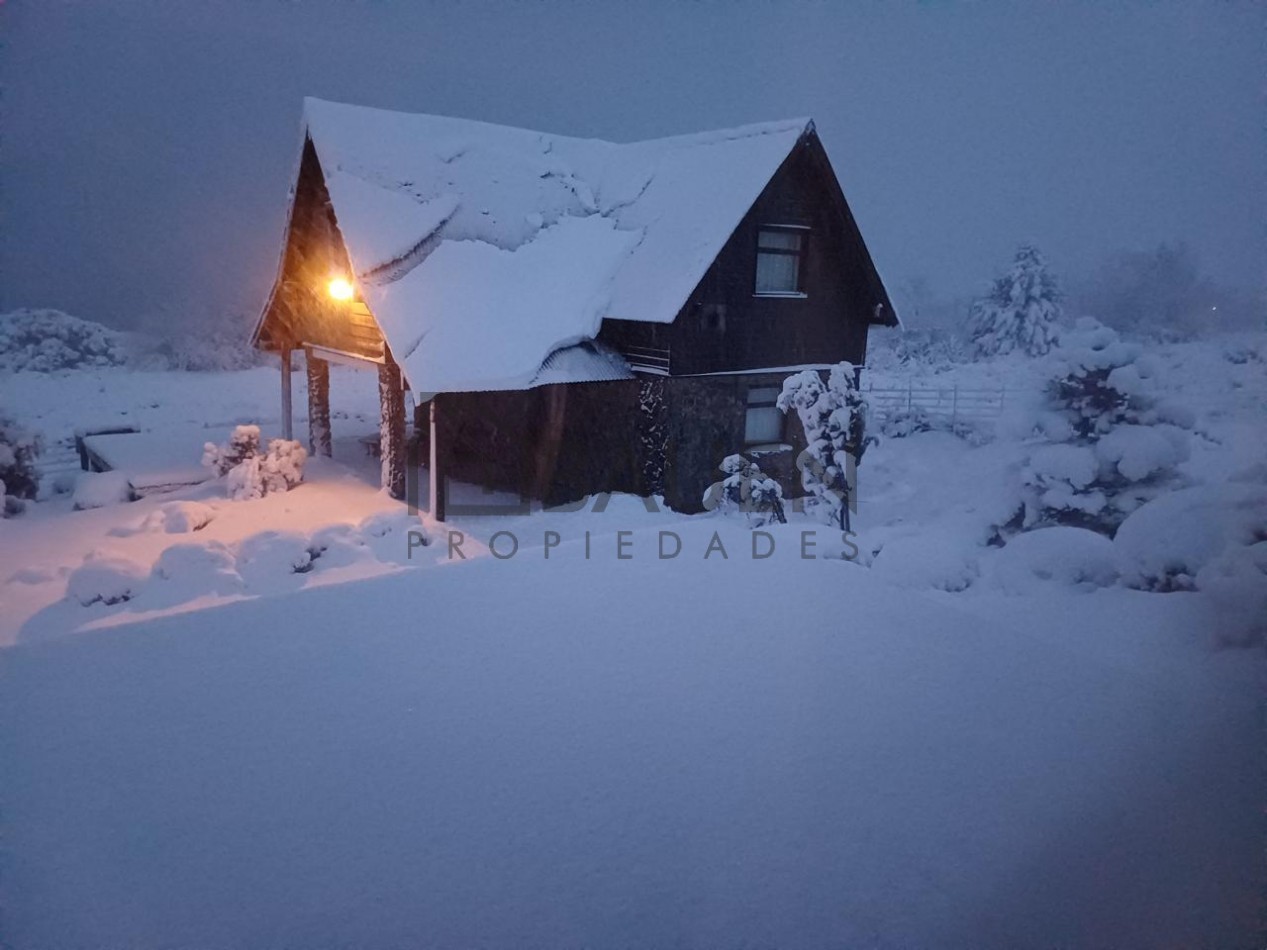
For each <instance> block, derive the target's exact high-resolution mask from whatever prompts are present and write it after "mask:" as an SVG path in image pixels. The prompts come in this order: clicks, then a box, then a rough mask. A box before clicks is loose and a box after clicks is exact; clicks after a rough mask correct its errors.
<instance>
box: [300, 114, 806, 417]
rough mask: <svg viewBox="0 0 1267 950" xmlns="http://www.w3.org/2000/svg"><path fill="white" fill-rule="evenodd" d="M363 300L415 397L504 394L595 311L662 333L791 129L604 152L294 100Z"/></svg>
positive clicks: (794, 131) (450, 122)
mask: <svg viewBox="0 0 1267 950" xmlns="http://www.w3.org/2000/svg"><path fill="white" fill-rule="evenodd" d="M304 122H305V128H306V131H307V135H308V136H309V137H310V138H311V140H312V143H313V146H314V147H315V149H316V151H317V157H318V158H319V160H320V162H321V166H322V171H323V173H324V175H325V179H326V185H327V188H328V190H329V192H330V200H331V203H332V204H333V206H334V213H335V218H336V220H337V221H338V224H339V230H340V232H341V233H342V235H343V240H344V243H345V245H346V247H347V251H348V255H349V257H350V258H351V261H352V266H353V268H354V269H355V271H356V275H357V278H358V281H359V283H360V286H361V291H362V293H363V294H364V297H365V301H366V303H367V304H368V305H369V307H370V309H371V310H372V311H373V312H374V315H375V317H376V318H377V320H378V322H379V324H380V326H381V327H382V330H383V333H384V335H385V336H386V338H387V342H388V344H389V346H390V347H391V350H392V354H393V356H394V357H395V358H396V360H397V361H398V362H399V363H400V364H401V365H402V366H403V368H404V371H405V375H406V378H407V379H408V380H409V382H410V385H411V386H412V387H413V388H415V389H417V390H426V391H433V392H450V391H461V390H470V389H519V388H523V387H525V386H527V385H530V384H531V383H532V382H533V380H534V379H535V378H536V377H537V375H538V372H539V371H540V370H543V366H542V364H543V362H544V361H545V359H546V357H547V356H548V355H550V354H551V353H553V352H555V351H556V350H559V349H560V348H563V347H567V346H569V345H571V344H576V343H579V342H581V341H583V340H588V339H592V338H593V337H594V336H595V335H596V334H597V333H598V329H599V325H600V323H601V322H602V319H603V318H604V317H614V318H619V319H627V320H640V321H646V322H652V323H670V322H672V321H673V319H674V318H675V317H676V316H677V314H678V311H679V310H680V309H681V307H682V305H683V304H684V303H685V301H686V299H687V298H688V297H689V296H690V294H691V291H693V290H694V289H695V286H696V285H697V284H698V283H699V280H700V278H701V277H702V276H703V274H704V272H705V270H707V268H708V267H709V265H710V264H712V262H713V260H714V259H715V258H716V256H717V254H718V253H719V252H720V250H721V248H722V245H724V244H725V242H726V240H727V239H728V238H729V237H730V235H731V233H732V232H733V231H734V229H735V227H736V226H737V225H738V224H739V222H740V221H741V220H742V218H743V216H744V214H746V213H747V211H748V209H749V208H750V207H751V206H752V203H753V202H754V201H755V200H756V198H757V196H758V195H759V194H760V193H761V191H762V189H763V188H764V187H765V186H766V184H767V183H768V182H769V180H770V178H771V177H772V176H773V174H774V172H775V171H776V170H777V169H778V167H779V165H780V164H781V163H782V162H783V160H784V159H785V158H786V157H787V155H788V153H789V152H790V151H791V150H792V148H793V146H794V145H795V144H796V142H797V141H798V140H799V139H800V137H801V136H802V135H803V134H804V133H805V132H806V131H807V130H808V129H809V128H810V127H811V126H810V122H809V120H808V119H792V120H787V121H783V122H771V123H765V124H760V125H750V126H744V127H742V128H737V129H729V130H723V131H718V132H705V133H701V134H698V135H685V136H676V137H672V138H665V139H655V140H651V141H646V142H634V143H631V144H627V145H617V144H614V143H611V142H603V141H599V140H593V139H575V138H567V137H564V136H557V135H548V134H545V133H541V132H532V131H528V130H526V129H516V128H508V127H504V126H496V125H489V124H486V123H483V122H474V121H470V120H466V119H451V118H444V117H441V116H430V115H413V114H408V113H400V112H389V111H386V110H382V109H371V108H366V107H362V106H352V105H343V104H339V103H333V102H325V101H322V100H319V99H307V100H305V103H304Z"/></svg>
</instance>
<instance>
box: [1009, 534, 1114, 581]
mask: <svg viewBox="0 0 1267 950" xmlns="http://www.w3.org/2000/svg"><path fill="white" fill-rule="evenodd" d="M990 577H991V579H992V580H993V581H994V583H995V585H996V586H998V587H1000V588H1002V589H1003V590H1005V591H1007V592H1009V593H1014V594H1026V593H1029V592H1030V591H1032V590H1033V589H1034V588H1035V587H1036V586H1038V585H1040V584H1044V583H1049V584H1056V585H1059V586H1062V587H1073V588H1077V589H1081V590H1090V589H1093V588H1096V587H1107V586H1109V585H1110V584H1112V583H1113V582H1114V581H1115V580H1116V579H1117V551H1116V549H1115V548H1114V545H1113V542H1112V541H1110V540H1109V539H1108V538H1106V537H1105V536H1104V535H1102V534H1097V533H1096V532H1094V531H1088V530H1086V529H1085V528H1064V527H1053V528H1043V529H1041V530H1039V531H1028V532H1025V533H1024V534H1019V535H1017V536H1016V537H1014V538H1013V539H1012V540H1010V541H1009V542H1008V543H1007V544H1006V545H1005V546H1004V547H1003V548H1002V549H1001V550H999V551H998V552H997V553H996V554H994V556H993V557H992V558H991V560H990Z"/></svg>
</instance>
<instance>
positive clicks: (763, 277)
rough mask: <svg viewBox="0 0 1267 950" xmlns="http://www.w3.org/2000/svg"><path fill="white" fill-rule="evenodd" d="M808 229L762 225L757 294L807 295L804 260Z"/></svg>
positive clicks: (759, 240)
mask: <svg viewBox="0 0 1267 950" xmlns="http://www.w3.org/2000/svg"><path fill="white" fill-rule="evenodd" d="M808 235H809V229H808V228H789V227H762V228H761V229H760V230H759V231H757V293H758V294H775V295H778V294H784V295H796V296H803V291H802V289H801V259H802V258H803V257H804V255H805V239H806V237H808Z"/></svg>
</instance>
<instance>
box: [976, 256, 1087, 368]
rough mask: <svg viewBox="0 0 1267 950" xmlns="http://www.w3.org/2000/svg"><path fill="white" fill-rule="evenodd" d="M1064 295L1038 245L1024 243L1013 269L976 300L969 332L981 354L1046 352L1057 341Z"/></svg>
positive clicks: (1035, 354) (1029, 354) (1033, 353)
mask: <svg viewBox="0 0 1267 950" xmlns="http://www.w3.org/2000/svg"><path fill="white" fill-rule="evenodd" d="M1062 297H1063V295H1062V294H1061V292H1060V287H1059V286H1058V285H1057V283H1056V278H1055V277H1054V276H1052V273H1051V272H1050V271H1049V270H1048V269H1047V263H1046V261H1044V260H1043V256H1042V254H1040V253H1039V252H1038V248H1036V247H1034V246H1033V245H1031V244H1023V245H1021V247H1020V248H1018V249H1017V251H1016V257H1015V259H1014V260H1013V261H1012V267H1011V270H1009V271H1008V272H1007V274H1005V275H1004V276H1002V277H999V278H998V279H997V280H995V282H994V286H993V287H992V288H991V290H990V292H989V293H988V294H986V296H984V297H982V298H981V299H979V300H977V301H976V303H974V304H973V305H972V310H971V311H970V313H969V315H968V332H969V334H970V335H971V337H972V342H973V345H974V347H975V348H976V351H977V355H978V356H1003V355H1005V354H1008V353H1013V352H1018V353H1024V354H1026V355H1028V356H1042V355H1043V354H1044V353H1046V352H1047V351H1048V350H1050V349H1051V348H1052V347H1053V346H1054V345H1055V343H1056V339H1057V329H1056V324H1057V322H1058V321H1059V320H1060V315H1061V309H1060V301H1061V299H1062Z"/></svg>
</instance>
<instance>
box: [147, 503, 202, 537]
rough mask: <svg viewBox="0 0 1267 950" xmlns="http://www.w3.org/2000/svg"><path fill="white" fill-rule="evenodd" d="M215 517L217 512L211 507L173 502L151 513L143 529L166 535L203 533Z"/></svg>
mask: <svg viewBox="0 0 1267 950" xmlns="http://www.w3.org/2000/svg"><path fill="white" fill-rule="evenodd" d="M215 516H216V510H215V509H214V508H212V507H211V506H210V505H203V504H200V503H199V502H196V501H171V502H168V503H167V504H165V505H162V506H160V507H159V509H158V510H157V511H154V512H151V513H150V514H149V515H148V516H147V517H146V519H145V521H144V522H143V523H142V529H143V530H145V531H162V532H165V533H166V534H189V533H190V532H193V531H201V530H202V529H203V528H205V527H206V526H207V525H209V524H210V523H211V522H212V520H214V518H215Z"/></svg>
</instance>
